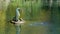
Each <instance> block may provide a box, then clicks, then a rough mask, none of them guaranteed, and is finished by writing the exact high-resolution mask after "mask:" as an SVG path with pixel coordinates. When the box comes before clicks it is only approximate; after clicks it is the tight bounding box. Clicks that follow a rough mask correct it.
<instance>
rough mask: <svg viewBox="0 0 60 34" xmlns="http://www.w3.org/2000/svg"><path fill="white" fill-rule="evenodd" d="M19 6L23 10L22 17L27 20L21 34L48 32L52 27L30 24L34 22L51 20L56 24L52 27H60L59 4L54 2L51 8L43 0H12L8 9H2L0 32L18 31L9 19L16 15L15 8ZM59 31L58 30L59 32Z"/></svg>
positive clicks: (10, 33) (13, 32) (1, 33)
mask: <svg viewBox="0 0 60 34" xmlns="http://www.w3.org/2000/svg"><path fill="white" fill-rule="evenodd" d="M47 4H48V3H47ZM43 5H44V6H43ZM17 7H19V8H21V11H22V12H21V17H20V18H23V19H24V20H25V21H26V23H25V24H24V25H22V27H21V29H22V30H21V34H48V32H47V29H50V27H48V26H38V27H36V26H34V27H33V26H32V27H30V26H29V24H31V23H32V22H38V21H39V22H50V23H52V24H53V25H55V26H52V27H55V28H58V29H59V28H60V27H59V25H60V23H59V22H60V21H59V20H60V10H59V6H58V5H56V4H54V3H53V5H52V7H51V8H49V7H48V6H46V5H45V4H44V3H43V2H42V1H41V0H33V1H32V0H11V2H10V3H9V5H8V6H7V10H6V9H2V10H0V34H15V33H16V30H15V26H14V25H13V24H11V23H9V22H8V21H9V20H10V19H12V18H13V17H14V16H15V9H16V8H17ZM3 8H4V7H3ZM52 27H51V28H52ZM56 30H57V29H56ZM59 31H60V29H59ZM59 31H58V30H57V32H58V33H59Z"/></svg>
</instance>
